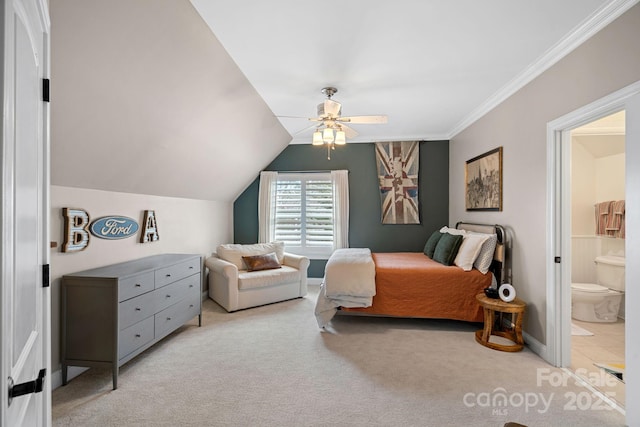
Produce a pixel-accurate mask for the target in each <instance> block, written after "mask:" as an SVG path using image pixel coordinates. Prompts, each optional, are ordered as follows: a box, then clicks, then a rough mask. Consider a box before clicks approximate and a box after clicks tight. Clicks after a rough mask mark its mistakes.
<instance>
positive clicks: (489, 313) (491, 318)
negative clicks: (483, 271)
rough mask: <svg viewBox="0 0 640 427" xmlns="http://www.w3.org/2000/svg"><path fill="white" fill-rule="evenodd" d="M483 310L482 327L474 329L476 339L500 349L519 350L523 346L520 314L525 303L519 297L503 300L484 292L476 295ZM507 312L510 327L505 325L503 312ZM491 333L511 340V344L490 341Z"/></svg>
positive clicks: (490, 346) (485, 344)
mask: <svg viewBox="0 0 640 427" xmlns="http://www.w3.org/2000/svg"><path fill="white" fill-rule="evenodd" d="M476 299H477V300H478V303H480V305H481V306H482V310H483V312H484V329H480V330H477V331H476V341H478V342H479V343H480V344H482V345H484V346H486V347H489V348H493V349H495V350H500V351H520V350H522V348H523V347H524V340H523V339H522V316H523V315H524V308H525V307H526V304H525V302H524V301H522V300H521V299H520V298H516V299H514V300H513V301H511V302H504V301H502V300H501V299H499V298H489V297H488V296H486V295H485V294H484V293H481V294H478V295H476ZM506 313H509V314H510V315H511V319H508V322H509V324H510V325H511V327H508V326H506V325H505V319H503V314H506ZM491 335H495V336H498V337H502V338H506V339H508V340H510V341H513V344H512V345H506V344H497V343H493V342H490V341H489V339H490V338H491Z"/></svg>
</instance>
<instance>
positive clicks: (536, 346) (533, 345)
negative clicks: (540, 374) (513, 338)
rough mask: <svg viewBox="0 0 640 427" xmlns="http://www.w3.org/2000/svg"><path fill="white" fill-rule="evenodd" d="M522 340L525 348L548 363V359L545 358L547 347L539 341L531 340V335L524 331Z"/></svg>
mask: <svg viewBox="0 0 640 427" xmlns="http://www.w3.org/2000/svg"><path fill="white" fill-rule="evenodd" d="M522 338H523V339H524V342H525V344H526V345H527V347H529V348H530V349H531V351H533V352H534V353H535V354H537V355H538V356H540V357H541V358H543V359H544V360H545V361H547V362H549V359H548V357H547V346H546V345H545V344H542V343H541V342H540V341H538V340H537V339H535V338H533V337H532V336H531V335H529V334H528V333H526V332H524V331H523V332H522ZM549 363H551V362H549Z"/></svg>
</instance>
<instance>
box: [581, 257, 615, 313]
mask: <svg viewBox="0 0 640 427" xmlns="http://www.w3.org/2000/svg"><path fill="white" fill-rule="evenodd" d="M595 262H596V280H597V282H598V284H595V283H572V284H571V317H573V318H574V319H576V320H582V321H585V322H599V323H604V322H615V321H616V320H618V312H619V311H620V303H621V301H622V295H623V293H624V262H625V259H624V257H619V256H613V255H604V256H599V257H596V259H595Z"/></svg>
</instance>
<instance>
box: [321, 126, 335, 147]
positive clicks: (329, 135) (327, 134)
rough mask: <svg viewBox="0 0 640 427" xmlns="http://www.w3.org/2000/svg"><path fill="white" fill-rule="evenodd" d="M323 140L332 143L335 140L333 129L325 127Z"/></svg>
mask: <svg viewBox="0 0 640 427" xmlns="http://www.w3.org/2000/svg"><path fill="white" fill-rule="evenodd" d="M322 140H323V141H324V142H326V143H327V144H330V143H332V142H333V129H331V128H324V130H323V131H322Z"/></svg>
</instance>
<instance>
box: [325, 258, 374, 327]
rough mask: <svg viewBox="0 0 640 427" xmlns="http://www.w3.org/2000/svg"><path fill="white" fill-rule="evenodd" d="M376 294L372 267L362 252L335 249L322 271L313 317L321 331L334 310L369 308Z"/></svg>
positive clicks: (369, 260)
mask: <svg viewBox="0 0 640 427" xmlns="http://www.w3.org/2000/svg"><path fill="white" fill-rule="evenodd" d="M375 294H376V266H375V264H374V263H373V258H372V257H371V251H370V250H369V249H366V248H348V249H336V250H335V251H334V252H333V254H332V255H331V257H330V258H329V260H328V261H327V265H326V267H325V270H324V281H323V283H322V286H321V288H320V294H319V295H318V300H317V301H316V309H315V315H316V319H317V321H318V326H320V327H321V328H323V327H324V326H326V324H327V323H329V321H330V320H331V319H332V318H333V316H334V315H335V314H336V311H337V307H369V306H370V305H371V303H372V301H373V296H374V295H375Z"/></svg>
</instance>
